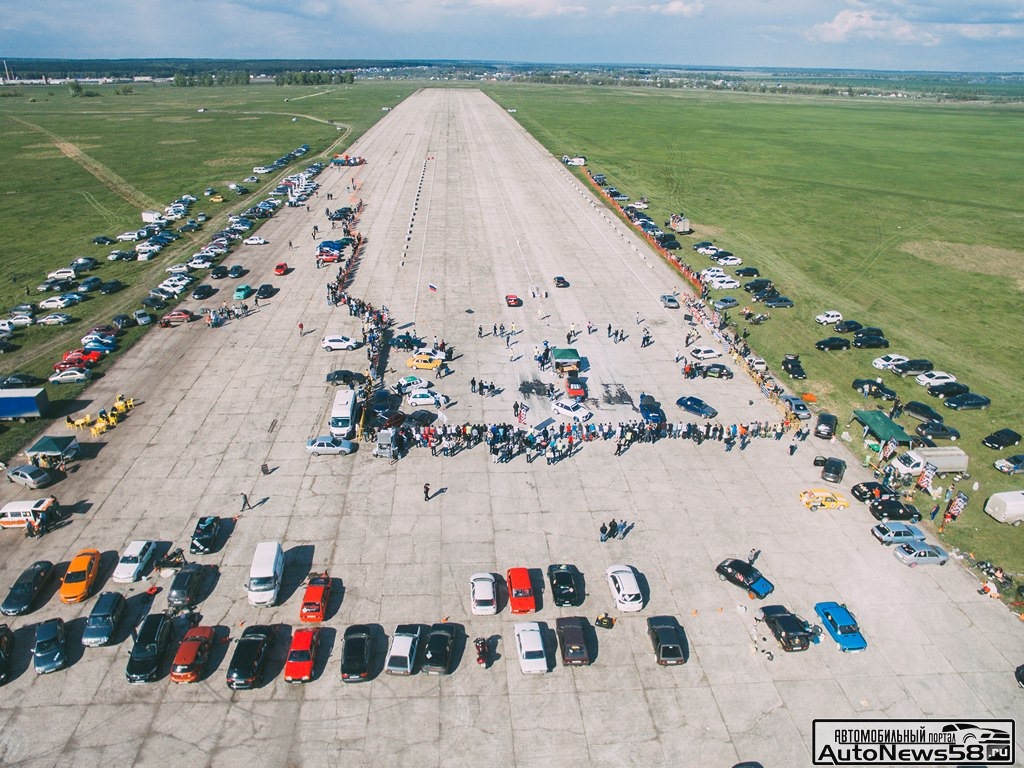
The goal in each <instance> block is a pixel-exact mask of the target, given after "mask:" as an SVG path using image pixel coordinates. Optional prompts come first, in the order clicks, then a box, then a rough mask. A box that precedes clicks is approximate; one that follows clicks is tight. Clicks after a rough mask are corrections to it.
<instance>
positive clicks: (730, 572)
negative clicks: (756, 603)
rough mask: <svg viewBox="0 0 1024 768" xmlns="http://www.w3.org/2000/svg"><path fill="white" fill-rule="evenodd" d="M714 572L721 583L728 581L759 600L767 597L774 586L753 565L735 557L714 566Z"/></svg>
mask: <svg viewBox="0 0 1024 768" xmlns="http://www.w3.org/2000/svg"><path fill="white" fill-rule="evenodd" d="M715 572H716V573H717V574H718V577H719V578H720V579H722V581H728V582H730V583H732V584H735V585H736V586H737V587H740V588H742V589H745V590H747V592H748V593H749V594H750V595H751V596H752V597H756V598H758V599H759V600H763V599H764V598H766V597H768V595H770V594H771V593H772V592H773V591H774V589H775V585H774V584H772V583H771V582H770V581H768V579H766V578H765V577H764V576H762V575H761V572H760V571H759V570H757V568H755V567H754V566H753V565H751V564H750V563H748V562H747V561H746V560H740V559H739V558H737V557H729V558H726V559H725V560H723V561H722V562H720V563H719V564H718V565H717V566H715Z"/></svg>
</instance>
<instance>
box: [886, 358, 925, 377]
mask: <svg viewBox="0 0 1024 768" xmlns="http://www.w3.org/2000/svg"><path fill="white" fill-rule="evenodd" d="M934 368H935V366H934V365H933V364H932V361H931V360H924V359H916V360H905V361H904V362H902V363H895V364H894V365H893V366H892V367H891V368H890V369H889V370H890V371H892V372H893V373H895V374H896V375H897V376H899V377H901V378H906V377H907V376H920V375H921V374H922V373H928V371H931V370H934Z"/></svg>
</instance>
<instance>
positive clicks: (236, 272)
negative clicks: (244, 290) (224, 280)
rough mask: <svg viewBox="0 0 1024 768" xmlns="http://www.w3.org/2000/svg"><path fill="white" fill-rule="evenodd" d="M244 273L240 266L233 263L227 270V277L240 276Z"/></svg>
mask: <svg viewBox="0 0 1024 768" xmlns="http://www.w3.org/2000/svg"><path fill="white" fill-rule="evenodd" d="M244 274H245V270H244V269H242V267H241V266H239V265H238V264H235V265H234V266H233V267H231V269H229V270H228V277H241V276H242V275H244Z"/></svg>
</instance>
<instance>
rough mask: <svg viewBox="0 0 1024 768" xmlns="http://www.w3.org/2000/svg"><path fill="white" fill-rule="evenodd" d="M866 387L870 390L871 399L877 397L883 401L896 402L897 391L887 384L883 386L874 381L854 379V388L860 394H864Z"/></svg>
mask: <svg viewBox="0 0 1024 768" xmlns="http://www.w3.org/2000/svg"><path fill="white" fill-rule="evenodd" d="M864 387H867V388H868V396H869V397H877V398H879V399H881V400H895V399H896V390H894V389H889V387H887V386H885V384H881V383H879V382H877V381H875V380H874V379H854V380H853V388H854V389H855V390H857V391H858V392H864Z"/></svg>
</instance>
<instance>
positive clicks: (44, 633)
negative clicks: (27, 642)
mask: <svg viewBox="0 0 1024 768" xmlns="http://www.w3.org/2000/svg"><path fill="white" fill-rule="evenodd" d="M67 642H68V634H67V629H66V628H65V626H64V619H47V620H46V621H41V622H39V623H38V624H36V643H35V645H34V646H33V647H32V666H33V668H34V669H35V671H36V674H37V675H45V674H47V673H48V672H56V671H57V670H58V669H64V667H66V666H67V665H68V654H67Z"/></svg>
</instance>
